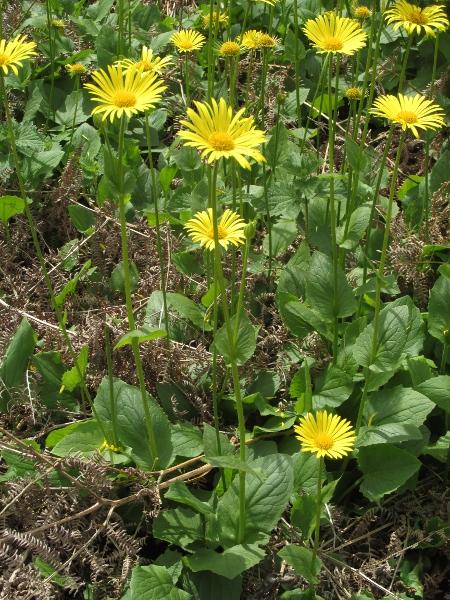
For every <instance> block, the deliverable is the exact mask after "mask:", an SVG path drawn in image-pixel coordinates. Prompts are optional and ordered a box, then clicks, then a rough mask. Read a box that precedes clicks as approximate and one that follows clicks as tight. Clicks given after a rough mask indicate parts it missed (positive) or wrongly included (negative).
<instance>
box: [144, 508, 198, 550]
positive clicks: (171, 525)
mask: <svg viewBox="0 0 450 600" xmlns="http://www.w3.org/2000/svg"><path fill="white" fill-rule="evenodd" d="M153 536H154V537H155V538H156V539H157V540H165V541H166V542H169V544H175V545H176V546H181V547H182V548H185V547H186V546H189V544H192V543H193V542H195V541H196V540H199V541H203V540H204V537H205V534H204V527H203V524H202V517H201V515H200V514H199V513H197V512H194V511H193V510H192V509H190V508H174V509H170V510H165V511H163V512H160V513H159V515H158V516H157V517H156V519H155V520H154V521H153Z"/></svg>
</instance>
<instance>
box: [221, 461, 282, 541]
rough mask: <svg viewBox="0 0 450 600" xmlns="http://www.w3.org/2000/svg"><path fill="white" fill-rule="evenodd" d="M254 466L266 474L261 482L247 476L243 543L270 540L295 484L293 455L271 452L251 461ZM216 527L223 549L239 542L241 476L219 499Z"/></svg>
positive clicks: (234, 480)
mask: <svg viewBox="0 0 450 600" xmlns="http://www.w3.org/2000/svg"><path fill="white" fill-rule="evenodd" d="M252 467H253V468H255V469H256V468H258V469H261V471H262V472H263V473H264V475H266V479H265V480H264V481H263V482H262V481H261V480H260V479H259V478H258V477H255V476H253V475H247V476H246V491H245V534H244V539H243V541H242V543H248V544H251V543H255V542H258V543H263V542H262V541H263V540H268V539H269V534H270V531H271V530H272V529H273V528H274V527H275V525H276V524H277V522H278V520H279V518H280V517H281V515H282V514H283V511H284V510H285V509H286V506H287V504H288V502H289V498H290V495H291V493H292V489H293V485H294V473H293V469H292V461H291V457H290V456H286V455H281V454H271V455H269V456H265V457H262V458H258V459H256V460H255V461H253V462H252ZM216 524H217V529H218V536H219V541H220V544H221V545H222V546H223V547H224V548H230V547H231V546H234V545H236V542H237V539H238V531H239V476H238V475H237V476H236V477H235V478H234V479H233V481H232V483H231V486H230V487H229V488H228V489H227V491H226V492H225V494H224V495H223V496H222V498H221V499H220V500H219V504H218V507H217V522H216Z"/></svg>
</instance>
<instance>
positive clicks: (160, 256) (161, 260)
mask: <svg viewBox="0 0 450 600" xmlns="http://www.w3.org/2000/svg"><path fill="white" fill-rule="evenodd" d="M145 133H146V136H147V149H148V163H149V167H150V174H151V178H152V192H153V205H154V208H155V229H156V247H157V249H158V259H159V271H160V275H161V291H162V296H163V309H164V326H165V328H166V342H167V348H170V336H169V311H168V309H167V290H166V275H165V266H164V255H163V251H162V244H161V228H160V223H159V209H158V196H157V189H156V176H155V168H154V166H153V156H152V142H151V137H150V123H149V116H148V112H146V113H145Z"/></svg>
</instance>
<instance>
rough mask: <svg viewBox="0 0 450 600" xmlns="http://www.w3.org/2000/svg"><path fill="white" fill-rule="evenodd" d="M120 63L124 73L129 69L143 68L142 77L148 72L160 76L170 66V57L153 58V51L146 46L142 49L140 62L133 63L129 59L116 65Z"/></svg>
mask: <svg viewBox="0 0 450 600" xmlns="http://www.w3.org/2000/svg"><path fill="white" fill-rule="evenodd" d="M119 62H121V63H122V66H123V67H124V72H126V71H128V69H130V68H132V67H133V68H136V69H140V68H141V67H142V68H143V73H142V74H143V75H145V74H146V73H148V72H149V71H153V72H155V73H158V75H161V74H162V72H163V71H165V69H167V67H168V66H169V65H170V64H172V57H171V56H165V57H164V58H161V57H160V56H155V55H154V54H153V50H152V49H151V48H147V46H143V47H142V54H141V60H139V61H134V60H131V59H130V58H125V59H123V60H121V61H118V62H117V63H116V65H117V64H118V63H119Z"/></svg>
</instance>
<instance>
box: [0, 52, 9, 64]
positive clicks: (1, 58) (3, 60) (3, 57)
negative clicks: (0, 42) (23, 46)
mask: <svg viewBox="0 0 450 600" xmlns="http://www.w3.org/2000/svg"><path fill="white" fill-rule="evenodd" d="M9 60H10V57H9V56H8V55H7V54H3V53H2V54H0V67H1V66H2V65H7V64H9Z"/></svg>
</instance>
